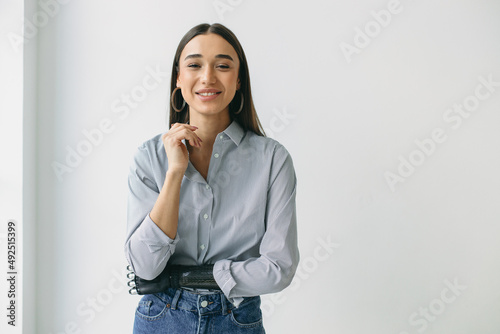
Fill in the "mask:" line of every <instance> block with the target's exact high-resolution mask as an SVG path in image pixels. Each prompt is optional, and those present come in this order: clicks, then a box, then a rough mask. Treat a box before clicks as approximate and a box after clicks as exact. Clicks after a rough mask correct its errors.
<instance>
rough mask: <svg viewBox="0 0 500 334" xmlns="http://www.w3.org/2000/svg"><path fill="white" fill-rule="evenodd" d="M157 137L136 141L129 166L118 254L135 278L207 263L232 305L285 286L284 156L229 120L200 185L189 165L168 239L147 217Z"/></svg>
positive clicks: (292, 216) (288, 264)
mask: <svg viewBox="0 0 500 334" xmlns="http://www.w3.org/2000/svg"><path fill="white" fill-rule="evenodd" d="M161 135H162V134H159V135H157V136H155V137H154V138H152V139H150V140H148V141H146V142H144V143H143V144H142V145H141V146H140V147H139V148H138V150H137V152H136V154H135V156H134V159H133V161H132V164H131V166H130V173H129V179H128V185H129V197H128V210H127V211H128V212H127V238H126V243H125V255H126V257H127V260H128V262H129V264H130V265H131V266H132V267H133V269H134V271H135V273H136V274H137V275H138V276H139V277H141V278H144V279H148V280H151V279H153V278H155V277H156V276H158V275H159V274H160V273H161V272H162V271H163V269H164V268H165V266H166V265H167V262H168V263H171V264H182V265H201V264H214V269H213V274H214V278H215V280H216V282H217V284H218V285H219V287H220V288H221V290H222V291H223V292H224V294H225V295H226V297H227V298H228V299H229V300H230V301H231V302H232V303H234V304H235V305H238V304H239V302H241V300H242V298H241V297H249V296H257V295H261V294H266V293H273V292H278V291H281V290H282V289H284V288H285V287H287V286H288V285H289V284H290V283H291V281H292V278H293V276H294V274H295V271H296V268H297V264H298V261H299V251H298V247H297V226H296V224H297V221H296V210H295V194H296V184H297V182H296V177H295V171H294V167H293V163H292V159H291V157H290V154H289V153H288V151H287V150H286V149H285V148H284V147H283V146H282V145H281V144H279V143H278V142H277V141H275V140H273V139H270V138H266V137H262V136H258V135H256V134H255V133H253V132H251V131H247V132H245V131H244V130H243V129H242V128H241V126H240V125H239V124H238V123H237V122H235V121H233V122H232V123H231V125H229V127H228V128H227V129H226V130H224V131H223V132H221V133H220V134H218V135H217V137H216V140H215V143H214V146H213V150H212V156H211V159H210V164H209V169H208V174H207V179H206V180H205V179H204V178H203V177H202V176H201V174H200V173H199V172H198V171H197V170H196V168H194V166H193V165H192V164H191V162H189V164H188V167H187V169H186V171H185V173H184V177H183V180H182V185H181V190H180V205H179V220H178V227H177V235H176V236H175V239H171V238H169V237H168V236H167V235H166V234H164V233H163V231H162V230H161V229H160V228H159V227H158V226H157V225H156V224H155V223H154V222H153V221H152V220H151V218H150V216H149V212H150V211H151V209H152V208H153V206H154V204H155V202H156V199H157V197H158V194H159V191H160V189H161V188H162V186H163V183H164V181H165V175H166V172H167V169H168V161H167V156H166V153H165V149H164V146H163V142H162V140H161Z"/></svg>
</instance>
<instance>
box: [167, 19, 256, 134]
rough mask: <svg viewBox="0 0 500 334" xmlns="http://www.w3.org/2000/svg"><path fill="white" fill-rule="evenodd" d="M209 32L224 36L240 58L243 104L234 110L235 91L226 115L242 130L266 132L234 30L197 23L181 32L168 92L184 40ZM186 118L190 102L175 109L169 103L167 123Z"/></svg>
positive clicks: (237, 102)
mask: <svg viewBox="0 0 500 334" xmlns="http://www.w3.org/2000/svg"><path fill="white" fill-rule="evenodd" d="M209 33H212V34H217V35H219V36H221V37H222V38H224V39H225V40H226V41H227V42H228V43H229V44H231V46H232V47H233V48H234V50H235V51H236V53H237V54H238V58H239V61H240V69H239V73H238V76H239V79H240V89H239V91H240V92H241V93H243V108H242V110H241V112H240V113H238V114H235V112H237V111H238V109H239V108H240V106H241V94H239V93H238V92H236V94H235V96H234V98H233V100H232V101H231V102H230V103H229V115H230V117H231V120H235V121H237V122H238V123H239V124H240V126H241V127H242V128H243V129H244V130H245V131H247V130H250V131H253V132H255V133H256V134H257V135H259V136H265V133H264V129H263V128H262V125H261V124H260V121H259V117H258V116H257V112H256V111H255V107H254V105H253V99H252V90H251V88H250V74H249V71H248V63H247V59H246V57H245V52H243V48H242V47H241V44H240V42H239V41H238V39H237V38H236V36H235V35H234V33H233V32H232V31H231V30H229V29H228V28H226V27H225V26H223V25H222V24H219V23H214V24H207V23H203V24H199V25H197V26H196V27H193V28H191V30H189V31H188V32H187V33H186V34H185V35H184V37H182V39H181V41H180V42H179V46H178V47H177V51H176V52H175V57H174V63H173V66H172V78H171V81H170V96H172V92H173V91H174V89H175V88H176V83H177V75H178V73H179V59H180V57H181V53H182V50H184V47H185V46H186V44H187V43H189V41H190V40H192V39H193V38H194V37H196V36H198V35H205V34H209ZM169 101H170V100H169ZM174 102H175V98H174ZM176 108H178V109H180V107H179V106H177V107H176ZM187 122H189V106H188V105H187V104H184V105H183V106H182V109H181V111H180V112H177V111H175V110H174V108H173V106H172V103H170V121H169V126H172V124H174V123H187Z"/></svg>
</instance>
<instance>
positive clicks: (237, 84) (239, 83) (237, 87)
mask: <svg viewBox="0 0 500 334" xmlns="http://www.w3.org/2000/svg"><path fill="white" fill-rule="evenodd" d="M240 87H241V81H240V78H238V82H237V83H236V90H239V89H240Z"/></svg>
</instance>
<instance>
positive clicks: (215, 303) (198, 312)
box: [134, 289, 265, 334]
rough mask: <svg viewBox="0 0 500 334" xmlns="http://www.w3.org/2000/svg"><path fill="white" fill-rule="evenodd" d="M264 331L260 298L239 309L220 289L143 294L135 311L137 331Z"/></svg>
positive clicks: (142, 333)
mask: <svg viewBox="0 0 500 334" xmlns="http://www.w3.org/2000/svg"><path fill="white" fill-rule="evenodd" d="M160 333H168V334H170V333H171V334H223V333H229V334H233V333H234V334H240V333H241V334H265V330H264V327H263V325H262V312H261V310H260V297H259V296H256V297H248V298H245V300H244V301H243V302H241V304H240V305H239V306H238V308H236V307H235V306H234V305H233V304H231V302H229V301H228V300H227V299H226V297H225V296H224V294H223V293H222V292H221V291H215V292H209V293H208V294H207V293H205V292H204V293H196V292H192V291H188V290H184V289H167V290H166V291H165V292H161V293H156V294H152V295H144V296H143V297H142V299H141V300H140V301H139V305H138V306H137V310H136V312H135V321H134V334H160Z"/></svg>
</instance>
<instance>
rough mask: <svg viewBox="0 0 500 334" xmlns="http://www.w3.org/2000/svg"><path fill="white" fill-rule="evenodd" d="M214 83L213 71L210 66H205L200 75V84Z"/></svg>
mask: <svg viewBox="0 0 500 334" xmlns="http://www.w3.org/2000/svg"><path fill="white" fill-rule="evenodd" d="M215 81H216V79H215V72H214V69H213V68H212V67H210V66H206V67H205V70H204V71H203V73H202V74H201V83H202V84H205V85H206V84H214V83H215Z"/></svg>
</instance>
